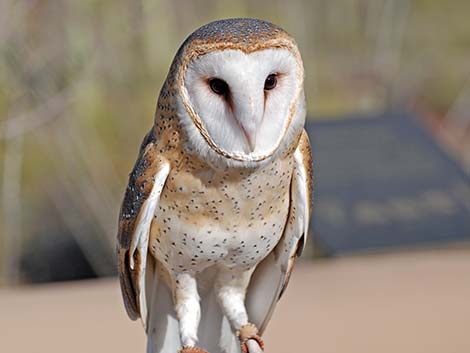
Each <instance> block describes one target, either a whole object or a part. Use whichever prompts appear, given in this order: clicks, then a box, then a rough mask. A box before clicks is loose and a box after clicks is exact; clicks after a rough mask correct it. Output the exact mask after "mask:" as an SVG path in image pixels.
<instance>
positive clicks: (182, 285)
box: [173, 273, 207, 353]
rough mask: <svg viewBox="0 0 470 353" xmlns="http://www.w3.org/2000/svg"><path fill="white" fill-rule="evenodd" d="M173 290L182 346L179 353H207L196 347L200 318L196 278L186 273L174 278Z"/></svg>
mask: <svg viewBox="0 0 470 353" xmlns="http://www.w3.org/2000/svg"><path fill="white" fill-rule="evenodd" d="M173 288H174V301H175V311H176V316H177V318H178V322H179V328H180V337H181V345H182V346H183V347H182V349H181V350H180V353H207V352H206V351H204V350H203V349H201V348H198V347H196V343H197V340H198V338H197V329H198V326H199V320H200V318H201V306H200V303H199V300H200V298H199V294H198V292H197V283H196V278H194V276H192V275H190V274H188V273H183V274H178V275H176V276H175V278H174V281H173Z"/></svg>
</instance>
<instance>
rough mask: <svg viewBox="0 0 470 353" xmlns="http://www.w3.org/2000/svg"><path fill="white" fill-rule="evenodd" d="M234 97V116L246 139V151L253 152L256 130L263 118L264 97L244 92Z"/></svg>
mask: <svg viewBox="0 0 470 353" xmlns="http://www.w3.org/2000/svg"><path fill="white" fill-rule="evenodd" d="M237 98H238V99H235V102H234V103H235V109H236V118H237V120H238V123H239V125H240V127H241V130H242V131H243V134H244V136H245V139H246V144H247V150H248V151H247V152H249V153H251V152H254V151H255V149H256V139H257V135H258V130H259V127H260V124H261V120H262V118H263V109H264V108H263V107H264V102H263V99H264V97H257V96H256V95H253V94H249V89H248V92H245V93H244V94H241V95H239V96H238V97H237Z"/></svg>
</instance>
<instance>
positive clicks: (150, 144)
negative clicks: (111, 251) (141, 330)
mask: <svg viewBox="0 0 470 353" xmlns="http://www.w3.org/2000/svg"><path fill="white" fill-rule="evenodd" d="M169 171H170V167H169V163H168V162H167V161H166V160H165V159H163V158H162V157H161V156H158V154H157V151H156V148H155V137H154V134H153V129H152V130H151V131H150V132H149V133H148V134H147V136H146V137H145V138H144V141H143V142H142V145H141V148H140V153H139V157H138V159H137V162H136V164H135V165H134V168H133V170H132V172H131V174H130V175H129V183H128V185H127V189H126V193H125V195H124V201H123V203H122V206H121V212H120V215H119V229H118V236H117V238H118V246H117V256H118V273H119V280H120V283H121V291H122V295H123V299H124V305H125V308H126V311H127V314H128V315H129V317H130V318H131V319H132V320H136V319H138V318H139V317H141V318H142V321H143V322H144V323H145V322H146V316H147V305H146V300H145V288H144V286H145V267H146V263H147V261H146V259H147V249H148V238H149V231H150V224H151V221H152V218H153V215H154V214H155V209H156V207H157V205H158V201H159V199H160V194H161V191H162V189H163V186H164V184H165V181H166V178H167V176H168V174H169Z"/></svg>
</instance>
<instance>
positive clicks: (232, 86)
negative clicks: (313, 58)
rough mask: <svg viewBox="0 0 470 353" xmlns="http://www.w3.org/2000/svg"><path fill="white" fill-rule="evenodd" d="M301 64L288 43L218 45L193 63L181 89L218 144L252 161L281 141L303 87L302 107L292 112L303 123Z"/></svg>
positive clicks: (229, 152)
mask: <svg viewBox="0 0 470 353" xmlns="http://www.w3.org/2000/svg"><path fill="white" fill-rule="evenodd" d="M301 70H302V68H301V67H299V65H298V62H297V60H296V58H295V56H294V55H293V54H292V53H291V52H290V51H289V50H287V49H265V50H260V51H256V52H253V53H250V54H245V53H243V52H242V51H239V50H223V51H214V52H210V53H208V54H205V55H202V56H200V57H199V58H197V59H195V60H193V61H192V62H190V63H189V65H188V67H187V69H186V71H185V73H184V84H183V91H184V94H183V95H184V96H186V99H187V100H188V101H189V106H190V108H191V109H192V110H193V112H194V113H195V115H197V117H198V119H199V120H200V121H201V123H202V126H203V128H204V129H205V130H206V131H207V134H208V135H209V136H208V137H209V138H210V139H211V140H212V141H213V142H214V144H215V145H216V146H217V147H218V148H220V149H221V150H223V151H224V152H226V153H227V154H229V155H233V156H238V158H239V159H240V160H246V161H254V160H256V159H258V158H260V156H263V155H269V154H272V153H273V152H274V151H275V150H276V149H277V148H278V147H279V145H280V144H281V142H282V139H283V138H284V137H285V135H286V132H287V130H288V129H289V125H291V123H292V121H290V120H291V119H292V114H291V111H292V109H295V108H297V107H293V104H294V103H295V104H297V105H298V104H299V103H298V102H296V100H297V99H298V98H299V95H300V93H302V97H301V100H302V102H301V103H300V104H301V105H302V107H301V110H302V112H300V113H301V114H294V118H295V117H297V120H299V119H301V120H302V121H298V122H296V125H299V126H300V125H301V124H303V119H304V117H302V116H301V115H302V113H303V90H302V87H301V85H302V82H299V81H301V80H302V75H303V73H302V71H301ZM299 115H300V116H301V117H300V118H299V117H298V116H299ZM299 123H300V124H299Z"/></svg>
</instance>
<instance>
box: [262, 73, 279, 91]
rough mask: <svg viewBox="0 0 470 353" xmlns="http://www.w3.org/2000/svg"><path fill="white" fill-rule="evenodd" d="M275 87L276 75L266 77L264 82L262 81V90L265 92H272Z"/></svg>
mask: <svg viewBox="0 0 470 353" xmlns="http://www.w3.org/2000/svg"><path fill="white" fill-rule="evenodd" d="M276 85H277V76H276V74H271V75H269V76H268V77H266V81H264V89H265V90H266V91H269V90H272V89H273V88H274V87H276Z"/></svg>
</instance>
